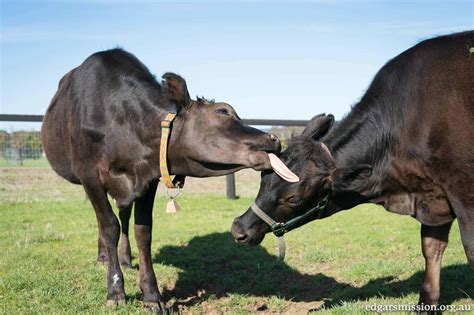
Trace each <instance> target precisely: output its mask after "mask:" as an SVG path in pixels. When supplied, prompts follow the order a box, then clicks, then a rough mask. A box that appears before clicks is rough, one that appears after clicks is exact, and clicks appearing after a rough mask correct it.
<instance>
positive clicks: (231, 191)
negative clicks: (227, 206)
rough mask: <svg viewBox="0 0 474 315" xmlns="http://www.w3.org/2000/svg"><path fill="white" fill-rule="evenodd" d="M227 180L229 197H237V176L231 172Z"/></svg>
mask: <svg viewBox="0 0 474 315" xmlns="http://www.w3.org/2000/svg"><path fill="white" fill-rule="evenodd" d="M225 181H226V191H227V199H237V195H236V194H235V176H234V174H229V175H227V176H226V177H225Z"/></svg>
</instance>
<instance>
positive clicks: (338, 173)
mask: <svg viewBox="0 0 474 315" xmlns="http://www.w3.org/2000/svg"><path fill="white" fill-rule="evenodd" d="M370 175H372V166H371V165H368V164H360V165H356V166H350V167H341V168H336V169H335V170H334V171H333V172H332V173H331V182H332V189H333V190H334V191H348V190H357V189H358V188H360V187H361V186H362V185H363V184H364V183H365V181H366V180H367V179H368V178H369V177H370Z"/></svg>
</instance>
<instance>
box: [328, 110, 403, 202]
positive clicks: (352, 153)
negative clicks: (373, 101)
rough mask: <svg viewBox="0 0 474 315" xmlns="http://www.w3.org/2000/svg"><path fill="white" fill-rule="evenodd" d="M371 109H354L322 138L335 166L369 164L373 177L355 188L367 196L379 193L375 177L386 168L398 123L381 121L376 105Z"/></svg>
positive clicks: (394, 142)
mask: <svg viewBox="0 0 474 315" xmlns="http://www.w3.org/2000/svg"><path fill="white" fill-rule="evenodd" d="M371 109H372V110H370V111H364V112H361V111H357V110H353V112H351V113H350V114H349V115H348V116H347V117H345V118H344V119H343V120H342V121H341V122H339V123H338V124H337V125H336V126H334V128H333V129H332V130H331V131H330V132H329V133H328V134H327V135H326V136H325V137H324V138H323V139H321V141H322V142H324V143H325V144H326V145H327V146H328V147H329V149H330V151H331V153H332V155H333V157H334V159H335V160H336V165H337V167H349V166H354V165H357V164H369V165H371V166H372V176H371V177H370V178H369V179H368V180H367V181H366V183H365V185H364V186H363V187H361V189H360V191H357V192H358V193H360V194H362V195H364V196H366V197H367V198H369V199H370V198H375V197H377V196H378V195H379V194H380V189H381V187H380V182H379V181H378V180H377V178H378V177H379V176H378V175H380V174H382V173H383V172H384V170H386V169H387V164H388V163H389V161H390V159H391V157H392V156H393V152H394V148H395V146H396V145H397V143H398V134H399V129H398V128H397V126H396V125H393V124H392V122H391V121H390V120H387V119H385V120H384V118H383V115H382V114H381V113H380V112H379V111H378V110H377V107H376V106H373V107H371ZM374 117H376V118H375V119H374Z"/></svg>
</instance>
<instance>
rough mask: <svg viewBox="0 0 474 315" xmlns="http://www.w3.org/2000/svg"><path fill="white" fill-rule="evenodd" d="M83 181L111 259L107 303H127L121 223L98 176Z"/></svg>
mask: <svg viewBox="0 0 474 315" xmlns="http://www.w3.org/2000/svg"><path fill="white" fill-rule="evenodd" d="M81 183H82V185H83V186H84V189H85V191H86V193H87V196H88V197H89V200H90V201H91V203H92V206H93V207H94V210H95V215H96V217H97V222H99V231H100V234H101V238H102V239H103V241H104V245H105V249H106V252H107V257H108V261H109V264H108V270H107V305H116V304H118V303H125V290H124V280H123V274H122V271H121V270H120V265H119V260H118V255H117V244H118V240H119V236H120V224H119V222H118V220H117V217H116V216H115V214H114V212H113V210H112V207H111V206H110V203H109V200H108V199H107V193H106V192H105V190H104V188H103V187H102V185H101V184H100V181H99V179H98V178H97V176H95V175H92V176H86V177H82V178H81Z"/></svg>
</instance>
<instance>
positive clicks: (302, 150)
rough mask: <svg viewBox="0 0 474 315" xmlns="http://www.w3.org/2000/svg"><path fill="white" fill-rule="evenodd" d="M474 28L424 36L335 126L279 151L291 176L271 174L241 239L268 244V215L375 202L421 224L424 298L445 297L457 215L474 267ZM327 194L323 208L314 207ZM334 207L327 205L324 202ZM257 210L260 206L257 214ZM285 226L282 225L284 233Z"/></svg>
mask: <svg viewBox="0 0 474 315" xmlns="http://www.w3.org/2000/svg"><path fill="white" fill-rule="evenodd" d="M470 47H474V32H473V31H469V32H464V33H458V34H453V35H448V36H442V37H437V38H433V39H430V40H426V41H423V42H421V43H419V44H418V45H416V46H414V47H412V48H410V49H408V50H407V51H405V52H403V53H401V54H400V55H399V56H397V57H396V58H394V59H393V60H391V61H389V62H388V63H387V64H386V65H385V66H384V67H383V68H382V69H381V70H380V71H379V72H378V73H377V75H376V76H375V79H374V80H373V82H372V84H371V85H370V87H369V89H368V90H367V92H366V93H365V95H364V96H363V97H362V99H361V101H360V102H359V103H358V104H356V105H355V106H354V107H353V109H352V111H351V112H350V113H349V114H348V115H347V116H346V117H345V118H344V119H343V120H342V121H340V122H339V123H338V124H337V125H336V126H333V122H334V118H333V117H332V116H331V115H328V116H325V115H319V116H316V117H314V118H313V119H312V120H311V121H310V123H309V124H308V125H307V127H306V129H305V130H304V132H303V134H302V135H301V136H298V137H295V138H294V139H292V140H291V142H290V143H289V146H288V149H287V150H286V151H284V152H282V154H281V155H280V158H281V159H282V160H283V162H284V163H285V164H286V165H287V166H288V167H289V168H290V169H291V170H292V171H293V173H296V175H298V176H299V177H300V178H299V181H298V182H296V183H290V182H287V181H284V180H282V178H280V177H279V176H277V174H275V173H273V172H263V173H262V182H261V185H260V191H259V193H258V196H257V198H256V200H255V204H254V205H253V206H252V207H251V209H249V210H248V211H247V212H245V213H244V214H243V215H242V216H240V217H238V218H236V219H235V221H234V224H233V226H232V233H233V235H234V237H235V239H236V240H237V241H238V242H241V243H248V244H259V243H260V242H261V241H262V239H263V237H264V235H265V233H267V232H269V231H270V230H271V228H270V227H269V225H268V224H266V223H264V221H263V219H262V220H261V219H260V218H259V217H258V216H257V215H256V213H260V216H262V215H261V212H259V209H260V210H261V211H264V212H265V213H266V214H267V215H268V217H269V218H271V219H269V220H268V219H267V221H268V222H270V223H272V222H273V221H276V222H283V223H285V222H287V221H288V220H290V219H293V218H295V217H298V216H300V215H304V214H305V213H308V211H311V212H309V213H310V215H309V217H301V218H302V219H301V221H300V222H297V223H298V224H299V225H301V224H304V223H306V222H309V221H311V220H315V219H321V218H325V217H328V216H330V215H332V214H334V213H336V212H339V211H341V210H346V209H350V208H353V207H354V206H356V205H358V204H361V203H366V202H372V203H377V204H380V205H382V206H384V207H385V208H386V209H387V210H388V211H391V212H395V213H399V214H406V215H411V216H412V217H414V218H415V219H417V220H418V221H419V222H420V223H421V242H422V249H423V256H424V257H425V260H426V272H425V279H424V281H423V285H422V287H421V290H420V300H419V303H420V304H421V303H422V304H430V305H434V304H437V303H438V300H439V295H440V290H439V276H440V267H441V257H442V255H443V251H444V249H445V248H446V246H447V243H448V234H449V230H450V228H451V224H452V222H453V221H454V219H455V218H457V219H458V224H459V228H460V230H461V236H462V242H463V245H464V248H465V251H466V256H467V259H468V261H469V264H470V265H471V266H472V267H474V56H471V55H470V51H469V48H470ZM321 201H323V204H320V205H319V207H313V206H315V205H316V204H317V203H318V202H321ZM326 201H328V202H327V204H326V205H325V202H326ZM252 209H253V211H252ZM282 226H283V230H284V225H281V224H276V225H274V228H273V230H274V232H276V233H277V234H281V233H283V232H284V231H282Z"/></svg>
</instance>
